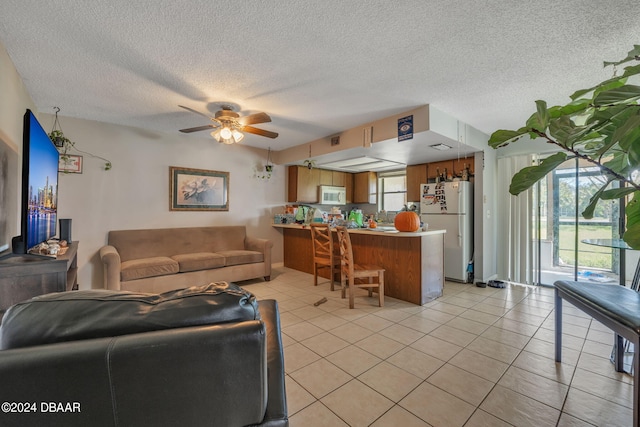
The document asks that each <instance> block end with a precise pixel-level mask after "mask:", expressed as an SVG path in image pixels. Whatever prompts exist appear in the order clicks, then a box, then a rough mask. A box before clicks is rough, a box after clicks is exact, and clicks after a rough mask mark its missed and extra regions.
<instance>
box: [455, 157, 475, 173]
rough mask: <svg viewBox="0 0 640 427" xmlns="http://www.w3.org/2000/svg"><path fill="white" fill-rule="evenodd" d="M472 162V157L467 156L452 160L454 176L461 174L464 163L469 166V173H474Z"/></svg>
mask: <svg viewBox="0 0 640 427" xmlns="http://www.w3.org/2000/svg"><path fill="white" fill-rule="evenodd" d="M474 163H475V162H474V158H473V157H467V158H466V159H464V158H461V159H460V160H458V159H455V160H454V161H453V171H454V172H455V174H456V176H461V175H462V171H463V170H464V167H465V165H466V166H467V167H468V168H469V173H470V174H471V175H474V174H475V173H476V172H475V165H474Z"/></svg>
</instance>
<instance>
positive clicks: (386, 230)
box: [272, 224, 447, 237]
mask: <svg viewBox="0 0 640 427" xmlns="http://www.w3.org/2000/svg"><path fill="white" fill-rule="evenodd" d="M272 225H273V226H274V227H276V228H292V229H297V230H309V231H311V230H310V226H309V225H308V224H272ZM347 231H348V232H349V233H352V234H354V233H355V234H372V235H377V236H389V237H390V236H394V237H418V236H430V235H433V234H444V233H446V232H447V230H427V231H413V232H406V231H398V230H396V229H395V228H394V227H379V228H348V229H347Z"/></svg>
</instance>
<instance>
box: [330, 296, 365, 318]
mask: <svg viewBox="0 0 640 427" xmlns="http://www.w3.org/2000/svg"><path fill="white" fill-rule="evenodd" d="M344 301H345V303H344V308H339V309H337V310H335V311H332V312H331V313H333V314H335V315H336V316H340V317H342V318H343V319H346V320H348V321H350V322H353V321H355V320H357V319H359V318H361V317H364V316H367V315H369V312H367V310H365V309H363V307H357V308H351V309H350V308H347V307H349V303H348V302H347V300H346V299H345V300H344Z"/></svg>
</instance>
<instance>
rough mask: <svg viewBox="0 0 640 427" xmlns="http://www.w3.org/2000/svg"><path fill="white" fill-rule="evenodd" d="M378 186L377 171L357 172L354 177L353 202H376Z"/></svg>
mask: <svg viewBox="0 0 640 427" xmlns="http://www.w3.org/2000/svg"><path fill="white" fill-rule="evenodd" d="M377 187H378V185H377V179H376V173H375V172H360V173H357V174H355V175H354V179H353V203H370V204H374V203H376V201H377V189H378V188H377Z"/></svg>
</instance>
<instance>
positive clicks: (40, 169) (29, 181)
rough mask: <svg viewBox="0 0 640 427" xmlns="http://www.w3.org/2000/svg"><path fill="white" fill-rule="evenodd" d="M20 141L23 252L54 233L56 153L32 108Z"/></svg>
mask: <svg viewBox="0 0 640 427" xmlns="http://www.w3.org/2000/svg"><path fill="white" fill-rule="evenodd" d="M22 142H23V145H22V147H23V148H22V158H23V162H22V215H21V231H20V232H21V241H22V244H21V245H20V246H21V249H22V251H24V253H26V252H28V251H29V250H30V249H31V248H33V247H34V246H37V245H38V244H40V243H42V242H44V241H46V240H48V239H50V238H51V237H53V236H55V235H56V223H57V217H58V158H59V153H58V150H57V148H56V146H55V145H54V144H53V142H51V139H49V136H48V135H47V133H46V132H45V131H44V129H42V126H41V125H40V123H39V122H38V120H37V119H36V117H35V116H34V115H33V113H32V112H31V110H27V112H26V113H25V114H24V133H23V141H22Z"/></svg>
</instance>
